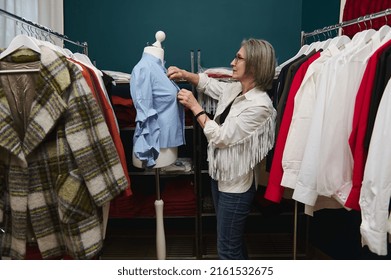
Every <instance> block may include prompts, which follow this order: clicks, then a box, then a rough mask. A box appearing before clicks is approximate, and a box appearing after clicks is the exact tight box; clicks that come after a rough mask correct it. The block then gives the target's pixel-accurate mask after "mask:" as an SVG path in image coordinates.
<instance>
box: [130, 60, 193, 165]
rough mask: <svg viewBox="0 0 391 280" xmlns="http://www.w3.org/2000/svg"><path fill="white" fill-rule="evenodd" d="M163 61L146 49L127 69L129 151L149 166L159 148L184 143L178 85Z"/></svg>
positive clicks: (183, 124)
mask: <svg viewBox="0 0 391 280" xmlns="http://www.w3.org/2000/svg"><path fill="white" fill-rule="evenodd" d="M166 72H167V70H166V68H165V67H164V65H163V62H162V61H161V60H160V59H159V58H157V57H155V56H153V55H150V54H148V53H143V55H142V57H141V60H140V61H139V62H138V63H137V64H136V66H135V67H134V68H133V70H132V73H131V80H130V94H131V97H132V99H133V104H134V106H135V108H136V112H137V115H136V129H135V133H134V136H133V153H134V154H135V156H136V157H137V158H138V159H139V160H140V161H142V162H143V166H145V167H147V168H152V167H153V166H155V164H156V159H157V158H158V156H159V152H160V148H173V147H178V146H181V145H184V144H185V118H184V108H183V106H182V105H181V104H180V103H179V102H178V101H177V93H178V91H179V87H178V86H177V85H176V84H175V83H174V82H173V81H171V80H170V79H169V78H168V77H167V75H166Z"/></svg>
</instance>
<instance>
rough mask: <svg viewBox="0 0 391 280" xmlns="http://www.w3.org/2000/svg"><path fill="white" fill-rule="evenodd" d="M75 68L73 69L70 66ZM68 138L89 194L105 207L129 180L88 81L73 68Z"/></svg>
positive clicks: (123, 188)
mask: <svg viewBox="0 0 391 280" xmlns="http://www.w3.org/2000/svg"><path fill="white" fill-rule="evenodd" d="M69 67H70V68H72V66H69ZM70 73H71V77H72V83H71V84H70V86H69V87H68V89H67V91H68V92H67V94H68V96H69V98H68V110H67V113H66V119H65V132H66V138H67V141H68V144H69V147H70V148H71V151H72V153H73V156H74V159H75V161H76V163H77V166H78V169H79V172H80V174H81V175H82V176H83V178H84V181H85V183H86V186H87V188H88V190H89V193H90V195H91V197H92V199H93V200H94V202H95V203H96V205H98V206H102V205H103V204H105V203H106V202H109V201H110V200H112V199H113V198H115V197H116V196H117V195H118V194H120V193H121V192H122V191H123V190H125V189H126V187H127V183H128V182H127V180H126V177H125V174H124V171H123V168H122V166H121V163H120V160H119V157H118V153H117V151H116V149H115V146H114V143H113V140H112V138H111V136H110V133H109V130H108V128H107V125H106V122H105V120H104V118H103V115H102V113H101V111H100V108H99V107H98V104H97V102H96V100H95V99H94V97H93V95H92V93H91V91H90V89H89V88H88V85H87V82H86V81H85V80H84V79H83V77H82V74H81V72H80V71H78V70H77V69H73V71H72V69H70Z"/></svg>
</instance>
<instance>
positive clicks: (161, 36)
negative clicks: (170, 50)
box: [144, 31, 166, 61]
mask: <svg viewBox="0 0 391 280" xmlns="http://www.w3.org/2000/svg"><path fill="white" fill-rule="evenodd" d="M155 38H156V42H155V43H153V44H152V46H148V47H145V48H144V52H145V53H149V54H151V55H153V56H156V57H157V58H159V59H160V60H162V61H164V50H163V48H162V42H163V41H164V40H165V39H166V34H165V33H164V32H163V31H158V32H156V34H155Z"/></svg>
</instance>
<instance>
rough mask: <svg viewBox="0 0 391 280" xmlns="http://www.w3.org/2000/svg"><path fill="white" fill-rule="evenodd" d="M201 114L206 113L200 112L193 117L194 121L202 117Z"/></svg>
mask: <svg viewBox="0 0 391 280" xmlns="http://www.w3.org/2000/svg"><path fill="white" fill-rule="evenodd" d="M203 114H206V112H205V111H201V112H199V113H198V114H197V115H195V116H194V117H195V118H196V119H198V117H199V116H201V115H203Z"/></svg>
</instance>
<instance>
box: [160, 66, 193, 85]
mask: <svg viewBox="0 0 391 280" xmlns="http://www.w3.org/2000/svg"><path fill="white" fill-rule="evenodd" d="M167 77H168V78H169V79H170V80H174V81H187V82H189V83H191V84H193V85H195V86H197V85H198V82H199V77H198V74H196V73H191V72H188V71H186V70H183V69H180V68H178V67H176V66H170V67H168V69H167Z"/></svg>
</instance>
